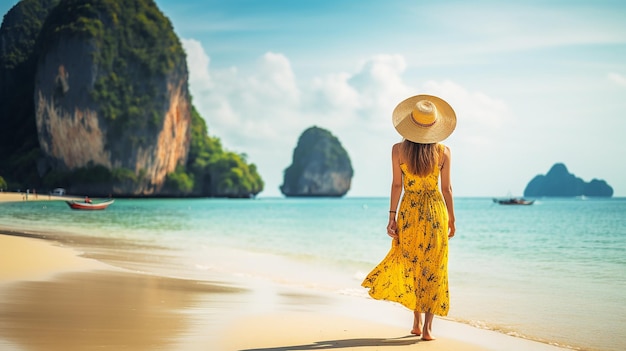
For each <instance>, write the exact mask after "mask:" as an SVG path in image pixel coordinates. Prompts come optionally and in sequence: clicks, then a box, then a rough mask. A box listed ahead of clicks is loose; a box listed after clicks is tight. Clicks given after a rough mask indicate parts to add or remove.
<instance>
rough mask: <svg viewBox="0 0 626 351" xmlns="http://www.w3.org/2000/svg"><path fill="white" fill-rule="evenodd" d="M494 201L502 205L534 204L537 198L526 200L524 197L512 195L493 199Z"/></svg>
mask: <svg viewBox="0 0 626 351" xmlns="http://www.w3.org/2000/svg"><path fill="white" fill-rule="evenodd" d="M493 202H495V203H497V204H500V205H532V204H533V203H534V202H535V200H526V199H524V198H522V197H510V198H508V199H493Z"/></svg>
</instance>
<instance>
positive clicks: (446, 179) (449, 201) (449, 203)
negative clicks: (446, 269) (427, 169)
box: [441, 146, 456, 238]
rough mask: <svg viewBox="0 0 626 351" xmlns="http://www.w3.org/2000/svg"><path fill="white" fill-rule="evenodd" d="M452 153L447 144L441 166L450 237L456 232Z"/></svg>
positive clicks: (442, 191) (442, 188) (442, 189)
mask: <svg viewBox="0 0 626 351" xmlns="http://www.w3.org/2000/svg"><path fill="white" fill-rule="evenodd" d="M451 163H452V161H451V155H450V148H448V147H447V146H446V147H445V149H444V152H443V166H442V167H441V193H442V195H443V199H444V201H445V203H446V209H447V210H448V237H449V238H451V237H453V236H454V233H455V232H456V225H455V223H454V222H455V218H454V200H453V197H452V182H451V181H450V164H451Z"/></svg>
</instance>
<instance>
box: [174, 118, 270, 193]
mask: <svg viewBox="0 0 626 351" xmlns="http://www.w3.org/2000/svg"><path fill="white" fill-rule="evenodd" d="M187 173H188V174H189V176H187V179H190V180H191V182H192V184H193V193H196V194H201V195H202V196H215V197H248V196H250V195H256V194H258V193H259V192H261V191H262V190H263V186H264V184H263V180H262V179H261V176H260V175H259V174H258V172H257V169H256V165H254V164H247V163H246V159H245V156H244V155H238V154H236V153H233V152H228V151H225V150H224V149H223V148H222V144H221V143H220V141H219V139H217V138H212V137H210V136H209V135H208V130H207V126H206V123H205V122H204V119H203V118H202V117H201V116H200V114H198V112H197V111H196V109H195V108H193V107H192V111H191V145H190V147H189V155H188V158H187ZM172 178H174V179H176V182H178V183H181V178H183V175H182V174H181V172H176V173H175V174H173V175H169V176H168V181H171V180H172ZM183 184H184V182H183Z"/></svg>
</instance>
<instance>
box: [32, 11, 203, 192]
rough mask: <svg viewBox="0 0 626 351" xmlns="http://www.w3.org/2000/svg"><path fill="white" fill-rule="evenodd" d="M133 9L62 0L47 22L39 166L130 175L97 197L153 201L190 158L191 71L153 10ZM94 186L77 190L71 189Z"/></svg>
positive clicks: (39, 69)
mask: <svg viewBox="0 0 626 351" xmlns="http://www.w3.org/2000/svg"><path fill="white" fill-rule="evenodd" d="M127 2H129V1H119V2H115V1H105V0H102V1H92V2H91V4H87V3H86V2H81V1H76V0H74V1H71V0H66V1H61V3H60V5H59V6H57V7H56V8H54V9H53V11H52V12H51V14H50V15H49V17H48V19H47V21H46V24H45V25H44V28H43V29H42V33H43V34H42V36H41V38H42V41H41V45H40V51H39V60H38V63H37V65H36V74H35V87H34V104H35V117H36V124H37V130H38V136H39V145H40V148H41V150H42V151H43V153H44V155H45V156H46V159H45V161H44V162H40V166H39V168H40V172H43V173H45V172H48V171H50V170H75V169H78V168H84V167H90V166H93V165H100V166H104V167H106V168H107V169H109V170H115V169H125V170H130V171H131V172H132V173H134V175H135V179H136V180H135V181H132V182H128V181H118V182H107V183H108V184H107V185H106V186H105V187H104V188H101V189H100V190H101V192H102V191H107V189H106V188H107V187H108V188H109V189H108V192H110V193H113V194H124V195H150V194H154V193H158V192H159V191H160V189H161V188H162V186H163V184H164V182H165V179H166V176H167V174H168V173H171V172H174V171H175V169H176V167H177V166H179V165H184V164H185V161H186V158H187V152H188V148H189V142H190V124H191V116H190V98H189V93H188V88H187V76H188V73H187V67H186V63H185V59H184V52H183V51H182V47H181V46H180V43H179V41H178V38H177V37H176V36H175V35H173V32H172V28H171V25H170V24H169V21H168V20H167V18H165V17H164V16H163V15H162V14H161V12H160V11H159V10H158V9H157V7H156V5H155V4H154V3H153V2H152V1H144V2H142V5H143V7H142V6H130V4H126V3H127ZM125 5H129V6H125ZM133 5H137V4H136V3H134V4H133ZM143 27H145V28H150V32H147V31H145V30H144V29H145V28H143ZM171 53H173V55H171ZM167 55H170V56H167ZM159 60H162V61H164V63H163V62H160V61H159ZM155 61H156V62H155ZM93 185H94V184H73V187H74V188H73V191H75V192H81V190H82V189H81V188H83V187H84V188H89V187H91V188H93Z"/></svg>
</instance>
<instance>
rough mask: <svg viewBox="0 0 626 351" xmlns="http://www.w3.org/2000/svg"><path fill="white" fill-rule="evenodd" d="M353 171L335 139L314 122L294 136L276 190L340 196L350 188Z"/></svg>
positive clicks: (310, 194) (289, 194) (292, 194)
mask: <svg viewBox="0 0 626 351" xmlns="http://www.w3.org/2000/svg"><path fill="white" fill-rule="evenodd" d="M353 173H354V172H353V170H352V164H351V162H350V157H349V156H348V152H347V151H346V150H345V149H344V148H343V147H342V146H341V143H340V142H339V139H337V137H335V136H334V135H332V134H331V133H330V132H329V131H327V130H325V129H322V128H319V127H315V126H314V127H311V128H309V129H307V130H305V131H304V132H303V133H302V135H301V136H300V138H299V139H298V145H297V146H296V148H295V150H294V152H293V161H292V163H291V165H290V166H289V167H288V168H287V169H285V174H284V182H283V185H282V186H281V187H280V190H281V192H282V193H283V194H284V195H285V196H343V195H345V194H346V193H347V192H348V190H350V184H351V182H352V175H353Z"/></svg>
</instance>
